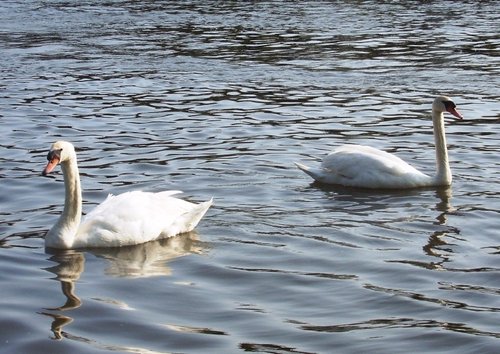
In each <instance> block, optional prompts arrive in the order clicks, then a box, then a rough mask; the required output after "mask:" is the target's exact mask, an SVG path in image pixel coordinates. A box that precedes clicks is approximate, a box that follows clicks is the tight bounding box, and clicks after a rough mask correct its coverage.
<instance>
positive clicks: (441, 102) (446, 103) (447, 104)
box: [432, 96, 463, 119]
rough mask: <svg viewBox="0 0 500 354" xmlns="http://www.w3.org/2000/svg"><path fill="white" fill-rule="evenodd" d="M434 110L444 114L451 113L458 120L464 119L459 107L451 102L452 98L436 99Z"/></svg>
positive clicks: (440, 97) (442, 97) (439, 97)
mask: <svg viewBox="0 0 500 354" xmlns="http://www.w3.org/2000/svg"><path fill="white" fill-rule="evenodd" d="M432 110H433V111H436V112H439V113H444V112H448V113H451V114H453V115H454V116H455V117H457V118H458V119H462V118H463V116H462V115H461V114H460V112H458V111H457V105H456V104H455V103H454V102H453V101H452V100H451V98H449V97H446V96H438V97H436V99H435V100H434V103H433V104H432Z"/></svg>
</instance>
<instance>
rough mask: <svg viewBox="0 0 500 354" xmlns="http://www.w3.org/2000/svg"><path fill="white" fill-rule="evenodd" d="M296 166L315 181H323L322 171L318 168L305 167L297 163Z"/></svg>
mask: <svg viewBox="0 0 500 354" xmlns="http://www.w3.org/2000/svg"><path fill="white" fill-rule="evenodd" d="M295 166H297V167H298V168H299V169H300V170H301V171H303V172H304V173H306V174H308V175H309V176H311V177H312V178H313V179H315V180H320V179H321V171H320V170H318V169H317V168H311V167H309V166H306V165H303V164H301V163H298V162H295Z"/></svg>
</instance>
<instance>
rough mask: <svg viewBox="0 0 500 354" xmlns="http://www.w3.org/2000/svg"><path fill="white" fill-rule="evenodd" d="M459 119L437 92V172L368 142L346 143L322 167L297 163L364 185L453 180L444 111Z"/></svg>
mask: <svg viewBox="0 0 500 354" xmlns="http://www.w3.org/2000/svg"><path fill="white" fill-rule="evenodd" d="M444 112H449V113H451V114H452V115H454V116H455V117H457V118H458V119H462V118H463V117H462V115H461V114H460V113H459V112H458V111H457V110H456V105H455V103H453V101H452V100H451V99H450V98H448V97H446V96H438V97H436V99H434V103H433V104H432V122H433V125H434V141H435V146H436V165H437V173H436V175H435V176H428V175H426V174H424V173H422V172H420V171H418V170H417V169H415V168H414V167H412V166H410V165H409V164H407V163H406V162H404V161H403V160H401V159H400V158H399V157H397V156H395V155H392V154H389V153H387V152H385V151H381V150H378V149H375V148H372V147H369V146H361V145H344V146H340V147H339V148H337V149H335V150H333V151H332V152H330V153H329V154H328V155H327V156H326V157H325V158H324V159H323V161H322V163H321V166H320V167H319V168H312V167H307V166H305V165H303V164H300V163H296V165H297V167H298V168H300V169H301V170H302V171H304V172H305V173H307V174H308V175H309V176H311V177H312V178H314V179H315V180H316V181H318V182H321V183H328V184H339V185H344V186H350V187H362V188H392V189H406V188H417V187H427V186H447V185H450V184H451V170H450V166H449V163H448V150H447V148H446V137H445V133H444V117H443V113H444Z"/></svg>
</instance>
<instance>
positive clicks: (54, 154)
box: [47, 149, 62, 161]
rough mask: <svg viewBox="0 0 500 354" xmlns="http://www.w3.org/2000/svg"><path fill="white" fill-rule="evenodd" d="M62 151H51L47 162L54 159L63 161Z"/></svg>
mask: <svg viewBox="0 0 500 354" xmlns="http://www.w3.org/2000/svg"><path fill="white" fill-rule="evenodd" d="M61 151H62V149H57V150H50V151H49V153H48V154H47V161H52V160H53V159H58V160H61Z"/></svg>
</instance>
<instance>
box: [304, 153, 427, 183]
mask: <svg viewBox="0 0 500 354" xmlns="http://www.w3.org/2000/svg"><path fill="white" fill-rule="evenodd" d="M298 166H299V168H300V169H302V170H303V171H304V172H306V173H307V174H309V175H310V176H311V177H313V178H314V179H315V180H317V181H318V182H322V183H329V184H340V185H344V186H354V187H365V188H409V187H416V186H423V185H425V184H429V183H431V180H432V179H431V177H429V176H427V175H425V174H423V173H422V172H420V171H418V170H417V169H415V168H414V167H412V166H410V165H409V164H407V163H406V162H404V161H403V160H401V159H400V158H399V157H397V156H395V155H392V154H389V153H387V152H385V151H382V150H378V149H375V148H372V147H369V146H362V145H344V146H341V147H339V148H337V149H335V150H334V151H332V152H331V153H330V154H328V155H327V156H326V157H325V158H324V159H323V162H322V163H321V167H320V168H308V167H306V166H303V165H298Z"/></svg>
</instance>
